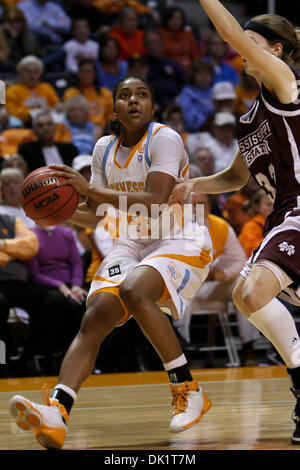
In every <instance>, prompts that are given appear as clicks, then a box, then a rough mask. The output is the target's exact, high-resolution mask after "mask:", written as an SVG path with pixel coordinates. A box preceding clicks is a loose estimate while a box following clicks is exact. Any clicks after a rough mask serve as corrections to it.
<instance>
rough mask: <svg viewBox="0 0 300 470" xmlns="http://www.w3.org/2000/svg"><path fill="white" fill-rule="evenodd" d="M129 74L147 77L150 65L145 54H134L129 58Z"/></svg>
mask: <svg viewBox="0 0 300 470" xmlns="http://www.w3.org/2000/svg"><path fill="white" fill-rule="evenodd" d="M127 64H128V69H127V75H135V76H139V77H144V78H147V75H148V71H149V67H148V64H147V60H146V58H145V56H144V55H139V54H134V55H132V56H131V57H129V58H128V60H127Z"/></svg>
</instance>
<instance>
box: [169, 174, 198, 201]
mask: <svg viewBox="0 0 300 470" xmlns="http://www.w3.org/2000/svg"><path fill="white" fill-rule="evenodd" d="M192 192H193V182H192V181H191V180H189V181H184V183H180V184H177V185H176V186H175V187H174V189H173V191H172V194H171V196H170V197H169V200H168V204H169V206H171V205H172V204H175V203H176V202H181V203H183V204H184V203H186V202H191V201H190V198H191V196H192Z"/></svg>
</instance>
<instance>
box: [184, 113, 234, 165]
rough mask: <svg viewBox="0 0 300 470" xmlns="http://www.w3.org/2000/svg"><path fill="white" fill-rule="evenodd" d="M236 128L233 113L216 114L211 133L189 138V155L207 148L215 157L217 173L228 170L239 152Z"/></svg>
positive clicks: (199, 133)
mask: <svg viewBox="0 0 300 470" xmlns="http://www.w3.org/2000/svg"><path fill="white" fill-rule="evenodd" d="M235 126H236V118H235V116H234V115H233V114H232V113H229V112H227V111H226V112H221V113H216V114H215V117H214V120H213V122H212V125H211V129H210V132H197V133H194V134H189V135H188V136H187V138H186V141H185V146H186V149H187V151H188V153H189V154H190V155H192V154H193V153H194V152H195V150H196V149H197V148H198V147H207V148H208V149H209V150H210V151H211V152H212V153H213V155H214V156H215V172H216V173H218V172H219V171H222V170H224V169H225V168H228V166H230V164H231V162H232V160H233V158H234V156H235V154H236V152H237V150H238V143H237V140H236V138H235Z"/></svg>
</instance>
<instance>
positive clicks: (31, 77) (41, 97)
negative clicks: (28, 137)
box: [6, 56, 59, 125]
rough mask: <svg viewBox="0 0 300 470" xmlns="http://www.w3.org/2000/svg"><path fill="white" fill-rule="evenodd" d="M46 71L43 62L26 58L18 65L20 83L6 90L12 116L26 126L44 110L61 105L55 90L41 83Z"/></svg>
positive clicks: (7, 103) (29, 57)
mask: <svg viewBox="0 0 300 470" xmlns="http://www.w3.org/2000/svg"><path fill="white" fill-rule="evenodd" d="M43 70H44V66H43V63H42V61H41V60H40V59H39V58H37V57H35V56H26V57H24V58H23V59H22V60H21V61H20V62H19V63H18V65H17V72H18V77H19V78H18V82H17V83H15V84H13V85H10V86H8V87H7V89H6V106H7V109H8V112H9V113H10V114H11V115H12V116H16V117H17V118H19V119H21V121H22V122H23V123H24V124H25V125H29V124H30V123H31V120H32V118H33V117H34V116H35V115H36V114H37V113H38V112H39V111H41V110H42V109H44V108H50V109H54V108H55V106H56V105H57V104H58V103H59V97H58V95H57V93H56V91H55V89H54V88H53V87H52V86H51V85H50V84H49V83H46V82H41V81H40V79H41V76H42V73H43Z"/></svg>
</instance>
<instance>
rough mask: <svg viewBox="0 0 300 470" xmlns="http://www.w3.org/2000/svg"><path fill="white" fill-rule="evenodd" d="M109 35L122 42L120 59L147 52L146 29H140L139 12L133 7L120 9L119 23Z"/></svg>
mask: <svg viewBox="0 0 300 470" xmlns="http://www.w3.org/2000/svg"><path fill="white" fill-rule="evenodd" d="M109 36H111V37H114V38H116V39H117V40H118V41H119V44H120V48H121V50H120V59H123V60H127V59H128V58H129V57H131V56H133V55H134V54H140V55H143V54H145V52H146V51H145V46H144V31H142V30H140V29H138V14H137V13H136V11H135V10H134V9H133V8H131V7H125V8H123V9H122V10H121V11H120V15H119V21H118V25H117V26H115V27H114V28H113V29H112V30H111V32H110V33H109Z"/></svg>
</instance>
